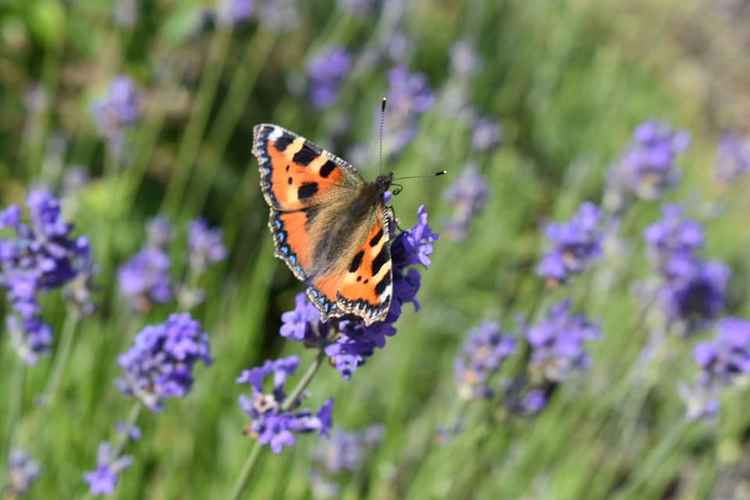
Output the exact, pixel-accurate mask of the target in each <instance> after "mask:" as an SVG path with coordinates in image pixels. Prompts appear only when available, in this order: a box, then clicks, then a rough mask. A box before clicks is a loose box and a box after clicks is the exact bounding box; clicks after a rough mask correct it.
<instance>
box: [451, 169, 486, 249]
mask: <svg viewBox="0 0 750 500" xmlns="http://www.w3.org/2000/svg"><path fill="white" fill-rule="evenodd" d="M488 195H489V188H488V187H487V179H485V178H484V177H483V176H482V174H480V173H479V170H478V169H477V166H476V165H475V164H473V163H470V164H469V165H467V166H466V167H465V168H464V169H463V170H462V171H461V174H459V176H458V177H457V178H456V180H455V182H454V183H453V184H452V185H451V186H450V187H449V188H448V190H447V191H446V192H445V193H444V195H443V198H445V199H446V200H447V201H448V203H450V204H451V205H452V206H453V216H452V217H451V219H450V221H449V222H448V224H447V226H446V232H447V233H448V237H449V238H451V239H452V240H455V241H462V240H464V239H465V238H466V236H467V234H468V232H469V226H470V224H471V221H472V219H474V218H475V217H476V216H477V215H478V214H479V213H480V212H481V211H482V209H483V208H484V205H485V204H486V203H487V197H488Z"/></svg>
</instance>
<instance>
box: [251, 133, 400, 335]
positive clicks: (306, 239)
mask: <svg viewBox="0 0 750 500" xmlns="http://www.w3.org/2000/svg"><path fill="white" fill-rule="evenodd" d="M253 154H254V155H255V157H256V158H257V160H258V168H259V171H260V189H261V191H262V192H263V197H264V198H265V200H266V202H267V203H268V205H269V207H270V211H269V218H268V227H269V228H270V229H271V233H272V234H273V242H274V247H275V252H274V254H275V255H276V257H278V258H280V259H281V260H283V261H284V262H286V264H287V266H289V269H291V271H292V273H294V275H295V276H296V277H297V278H298V279H299V280H301V281H302V282H303V283H305V285H307V290H306V292H307V296H308V298H309V299H310V301H311V302H312V303H313V304H315V306H316V307H317V308H318V310H319V311H320V315H321V320H322V321H327V320H329V319H331V318H337V317H342V316H346V315H355V316H358V317H360V318H362V320H363V321H364V323H365V325H370V324H372V323H374V322H376V321H382V320H384V319H385V317H386V316H387V314H388V309H389V307H390V304H391V298H392V296H393V276H392V272H391V253H390V242H391V223H392V221H393V220H394V219H393V212H392V210H391V209H390V208H389V207H387V206H386V203H385V198H384V196H385V193H386V192H387V191H388V189H389V188H390V187H391V185H392V184H393V174H392V173H390V174H387V175H380V176H378V177H377V179H375V181H374V182H367V181H366V180H365V179H364V178H363V177H362V175H360V173H359V172H358V171H357V169H356V168H354V167H353V166H352V165H351V164H350V163H349V162H347V161H345V160H342V159H341V158H339V157H338V156H335V155H334V154H332V153H330V152H328V151H326V150H325V149H323V148H321V147H320V146H318V145H316V144H314V143H312V142H310V141H308V140H307V139H305V138H304V137H301V136H299V135H297V134H295V133H293V132H290V131H288V130H286V129H284V128H282V127H279V126H278V125H271V124H266V123H263V124H260V125H256V126H255V127H254V129H253Z"/></svg>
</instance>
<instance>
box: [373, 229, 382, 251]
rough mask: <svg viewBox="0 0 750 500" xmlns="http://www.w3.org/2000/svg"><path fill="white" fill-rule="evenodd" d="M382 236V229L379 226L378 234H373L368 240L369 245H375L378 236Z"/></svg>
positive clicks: (378, 238)
mask: <svg viewBox="0 0 750 500" xmlns="http://www.w3.org/2000/svg"><path fill="white" fill-rule="evenodd" d="M382 237H383V229H382V228H381V229H380V231H378V234H376V235H375V236H373V237H372V239H371V240H370V246H371V247H374V246H375V245H377V244H378V242H379V241H380V238H382Z"/></svg>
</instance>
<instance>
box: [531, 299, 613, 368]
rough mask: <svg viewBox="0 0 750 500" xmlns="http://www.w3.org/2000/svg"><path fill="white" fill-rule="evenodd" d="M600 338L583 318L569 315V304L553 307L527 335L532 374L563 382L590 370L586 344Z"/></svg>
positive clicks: (597, 328)
mask: <svg viewBox="0 0 750 500" xmlns="http://www.w3.org/2000/svg"><path fill="white" fill-rule="evenodd" d="M600 336H601V330H600V328H599V326H597V325H595V324H594V323H591V322H590V321H589V320H588V319H587V318H586V317H585V316H583V315H577V314H573V313H572V311H571V305H570V301H567V300H566V301H563V302H560V303H558V304H556V305H555V306H553V307H552V308H550V310H549V311H548V313H547V315H546V317H545V318H544V319H543V320H542V321H540V322H539V323H537V324H536V325H534V326H532V327H531V328H529V330H528V331H527V333H526V339H527V340H528V342H529V345H530V346H531V364H530V367H531V370H532V372H537V373H539V374H541V375H542V377H543V378H544V379H545V380H547V381H551V382H562V381H564V380H565V379H566V378H568V377H569V376H570V375H571V373H573V372H574V371H576V370H581V369H584V368H587V367H588V366H589V364H590V363H591V358H590V357H589V355H588V353H587V352H586V350H585V344H586V342H589V341H591V340H596V339H598V338H599V337H600Z"/></svg>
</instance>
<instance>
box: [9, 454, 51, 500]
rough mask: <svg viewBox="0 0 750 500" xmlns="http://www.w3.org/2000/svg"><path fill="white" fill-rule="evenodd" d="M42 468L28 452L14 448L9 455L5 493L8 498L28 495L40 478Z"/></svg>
mask: <svg viewBox="0 0 750 500" xmlns="http://www.w3.org/2000/svg"><path fill="white" fill-rule="evenodd" d="M41 472H42V469H41V467H40V466H39V462H37V461H36V460H34V459H33V458H32V457H31V455H29V454H28V453H26V452H24V451H22V450H19V449H14V450H12V451H11V452H10V456H9V457H8V473H7V474H8V475H7V478H6V479H7V484H5V494H6V495H8V496H7V498H9V499H13V498H19V497H22V496H24V495H26V494H27V493H28V492H29V490H30V489H31V487H32V486H33V485H34V483H35V482H36V481H37V479H39V476H40V475H41Z"/></svg>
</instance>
